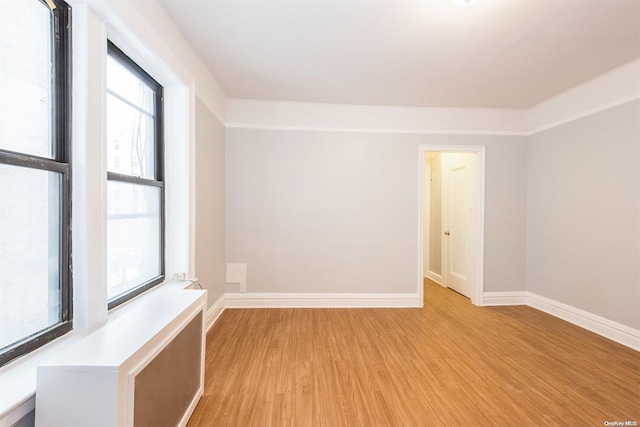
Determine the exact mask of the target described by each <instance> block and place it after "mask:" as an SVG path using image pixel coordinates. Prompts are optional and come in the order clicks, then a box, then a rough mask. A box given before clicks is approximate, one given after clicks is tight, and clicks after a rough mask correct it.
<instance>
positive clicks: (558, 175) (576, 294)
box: [527, 101, 640, 328]
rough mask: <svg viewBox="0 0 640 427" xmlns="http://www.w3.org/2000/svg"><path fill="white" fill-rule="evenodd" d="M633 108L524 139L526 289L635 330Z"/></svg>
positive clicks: (636, 131) (638, 137) (636, 138)
mask: <svg viewBox="0 0 640 427" xmlns="http://www.w3.org/2000/svg"><path fill="white" fill-rule="evenodd" d="M639 105H640V103H639V102H638V101H633V102H630V103H627V104H624V105H621V106H619V107H616V108H612V109H609V110H606V111H603V112H600V113H596V114H593V115H590V116H588V117H585V118H582V119H579V120H576V121H573V122H570V123H567V124H564V125H561V126H558V127H555V128H553V129H550V130H547V131H544V132H541V133H538V134H535V135H533V136H531V137H530V139H529V144H528V209H527V216H528V227H527V242H528V244H527V290H529V291H531V292H533V293H535V294H538V295H541V296H544V297H547V298H551V299H553V300H556V301H559V302H562V303H565V304H569V305H571V306H574V307H577V308H580V309H583V310H586V311H588V312H591V313H594V314H597V315H600V316H603V317H605V318H608V319H611V320H614V321H616V322H620V323H622V324H624V325H627V326H631V327H633V328H638V327H640V315H639V314H638V302H639V301H640V273H639V267H638V264H639V261H640V252H639V234H640V230H639V229H638V228H639V222H640V221H639V218H640V212H639V204H640V200H639V193H640V191H639V189H640V176H639V172H638V171H639V169H640V168H639V160H640V153H639V146H640V126H639V117H640V107H639Z"/></svg>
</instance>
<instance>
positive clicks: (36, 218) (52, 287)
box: [0, 0, 71, 364]
mask: <svg viewBox="0 0 640 427" xmlns="http://www.w3.org/2000/svg"><path fill="white" fill-rule="evenodd" d="M55 5H56V8H55V9H54V10H51V8H50V7H49V6H48V5H47V3H45V2H44V1H39V0H24V1H20V2H4V1H0V277H1V278H2V280H1V281H0V364H5V363H7V362H9V361H11V360H13V359H15V358H16V357H19V356H21V355H23V354H25V353H27V352H29V351H31V350H33V349H35V348H37V347H39V346H41V345H43V344H45V343H47V342H49V341H50V340H52V339H54V338H56V337H58V336H60V335H62V334H64V333H65V332H67V331H69V330H70V329H71V285H70V283H71V278H70V267H69V259H70V258H69V256H70V253H69V245H70V226H69V225H70V213H69V210H70V209H69V208H70V203H69V196H70V182H69V176H70V165H69V117H70V114H69V111H70V62H69V56H70V47H69V40H70V35H69V33H68V29H67V22H68V10H69V9H68V6H67V5H66V4H65V3H64V2H63V1H57V0H56V1H55Z"/></svg>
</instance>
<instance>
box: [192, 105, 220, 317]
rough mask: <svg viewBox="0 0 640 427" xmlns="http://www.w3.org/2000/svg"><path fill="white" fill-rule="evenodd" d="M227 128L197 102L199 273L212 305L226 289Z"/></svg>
mask: <svg viewBox="0 0 640 427" xmlns="http://www.w3.org/2000/svg"><path fill="white" fill-rule="evenodd" d="M224 139H225V130H224V126H222V124H221V123H220V122H219V121H218V120H217V119H216V118H215V116H214V115H213V114H212V113H211V112H210V111H209V109H208V108H207V107H206V106H205V105H204V104H203V103H202V101H200V99H197V101H196V275H197V276H198V279H199V280H200V283H201V284H202V286H203V287H204V288H205V289H207V290H208V291H209V295H208V303H209V306H211V304H213V303H215V302H216V301H217V300H218V299H219V298H220V297H221V296H222V295H223V294H224V292H225V268H226V265H225V140H224Z"/></svg>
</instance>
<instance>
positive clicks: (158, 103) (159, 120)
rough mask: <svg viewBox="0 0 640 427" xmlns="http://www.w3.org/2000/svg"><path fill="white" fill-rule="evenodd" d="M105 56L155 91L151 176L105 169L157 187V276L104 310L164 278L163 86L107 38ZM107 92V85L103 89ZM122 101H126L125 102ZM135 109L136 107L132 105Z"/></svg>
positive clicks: (116, 177)
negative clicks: (158, 263) (158, 241)
mask: <svg viewBox="0 0 640 427" xmlns="http://www.w3.org/2000/svg"><path fill="white" fill-rule="evenodd" d="M107 55H108V56H111V57H112V58H113V59H115V60H116V61H117V62H118V63H119V64H120V65H122V66H123V67H125V68H126V69H127V70H129V71H130V72H131V73H133V74H134V75H135V76H136V77H137V78H139V79H140V80H141V81H142V82H143V83H145V84H146V85H147V86H149V88H151V90H153V92H154V93H155V103H154V107H155V115H154V148H155V159H154V160H155V162H154V166H155V176H154V179H151V178H142V177H137V176H132V175H126V174H121V173H117V172H110V171H107V181H116V182H124V183H128V184H135V185H141V186H152V187H159V188H160V254H159V255H160V275H159V276H156V277H154V278H153V279H151V280H148V281H146V282H143V283H141V284H139V285H138V286H135V287H133V288H131V289H130V290H129V291H128V292H126V293H124V294H121V295H119V296H116V297H114V298H113V299H110V300H108V301H107V309H108V310H111V309H113V308H115V307H117V306H119V305H120V304H123V303H125V302H127V301H129V300H130V299H132V298H135V297H137V296H138V295H140V294H142V293H144V292H146V291H148V290H149V289H151V288H153V287H154V286H157V285H159V284H161V283H163V282H164V281H165V274H166V270H165V269H166V266H165V263H166V260H165V239H166V224H165V223H166V218H165V214H166V209H165V182H164V87H163V86H162V85H161V84H160V83H158V82H157V81H156V80H155V79H154V78H153V77H151V76H150V75H149V74H148V73H147V72H146V71H145V70H144V69H143V68H142V67H140V66H139V65H138V64H137V63H136V62H134V61H133V60H132V59H131V58H130V57H129V56H128V55H127V54H125V53H124V52H123V51H122V50H121V49H120V48H118V47H117V46H116V45H115V44H114V43H113V42H112V41H111V40H107ZM106 93H108V88H107V90H106ZM118 99H120V98H119V97H118ZM125 102H126V101H125ZM136 108H137V107H136Z"/></svg>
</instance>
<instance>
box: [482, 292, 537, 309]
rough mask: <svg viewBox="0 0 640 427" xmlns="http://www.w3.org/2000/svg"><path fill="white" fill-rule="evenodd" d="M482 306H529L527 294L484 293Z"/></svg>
mask: <svg viewBox="0 0 640 427" xmlns="http://www.w3.org/2000/svg"><path fill="white" fill-rule="evenodd" d="M482 305H483V306H491V305H527V292H526V291H517V292H484V293H483V294H482Z"/></svg>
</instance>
